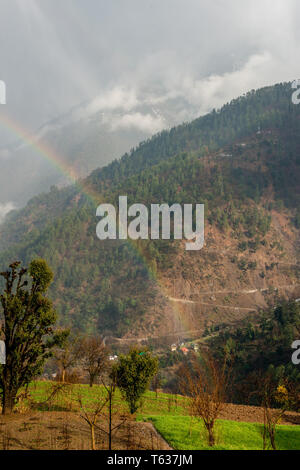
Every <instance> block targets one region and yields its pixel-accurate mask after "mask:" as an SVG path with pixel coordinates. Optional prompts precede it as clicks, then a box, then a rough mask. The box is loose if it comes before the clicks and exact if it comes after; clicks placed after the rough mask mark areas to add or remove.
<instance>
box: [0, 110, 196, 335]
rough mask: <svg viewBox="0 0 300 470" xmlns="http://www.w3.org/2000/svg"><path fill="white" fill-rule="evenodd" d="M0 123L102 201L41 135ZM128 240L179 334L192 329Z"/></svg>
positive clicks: (92, 197) (3, 120)
mask: <svg viewBox="0 0 300 470" xmlns="http://www.w3.org/2000/svg"><path fill="white" fill-rule="evenodd" d="M0 124H1V125H2V126H3V127H5V128H6V129H7V130H8V131H9V132H11V133H12V134H13V135H14V137H16V138H17V139H19V140H21V141H22V142H24V143H25V144H26V145H27V146H29V147H31V148H32V149H33V150H34V152H35V153H37V154H38V155H40V157H41V158H43V159H45V160H47V161H48V162H50V163H51V164H52V165H53V166H54V167H56V168H57V169H58V170H59V172H60V173H61V174H63V175H64V176H65V177H66V178H67V180H68V181H69V182H70V183H71V184H73V185H75V186H76V187H77V188H78V190H79V191H80V192H81V193H82V194H84V195H85V196H86V197H87V198H88V199H89V200H90V201H91V202H92V203H93V204H95V206H97V205H98V204H99V203H100V202H101V201H100V198H101V196H100V195H99V194H98V193H96V192H95V191H93V190H92V189H91V188H90V187H87V186H86V185H85V184H84V182H83V180H82V179H80V177H79V175H78V174H77V173H76V171H75V170H74V168H73V167H71V166H70V165H68V164H67V163H66V162H65V161H64V159H63V158H62V157H61V156H60V155H59V154H58V153H57V152H55V151H54V150H53V149H52V148H51V147H50V146H49V145H47V144H46V143H44V142H43V141H42V140H41V138H40V137H38V136H36V135H34V134H32V133H30V132H29V131H28V130H26V129H25V128H24V127H23V126H21V125H20V124H19V123H18V122H17V121H16V120H12V119H11V118H10V117H8V116H7V115H6V116H4V115H3V114H0ZM127 242H128V243H130V245H131V246H133V248H134V250H135V251H136V252H137V253H138V256H139V258H140V260H141V261H142V263H143V265H144V266H145V267H146V269H147V271H148V273H149V275H150V276H151V277H152V279H154V280H155V282H156V286H157V287H158V289H159V291H160V293H161V294H162V295H163V296H164V297H165V298H166V299H167V300H168V301H169V304H170V305H171V306H172V312H173V315H174V320H175V321H176V324H178V325H180V331H179V332H178V334H182V333H184V332H188V331H191V330H192V326H191V324H190V322H189V320H188V319H187V318H186V317H185V315H184V314H183V313H182V311H180V309H179V308H178V306H177V304H176V303H174V302H172V301H170V300H169V294H168V293H167V290H166V288H165V286H163V284H162V282H161V281H160V280H159V279H158V277H157V276H156V275H154V274H153V271H152V270H151V269H150V267H149V265H148V263H147V260H146V258H145V256H144V255H143V253H142V252H141V250H140V249H139V248H138V246H137V244H136V243H134V242H133V241H132V240H130V239H128V240H127ZM174 335H175V334H174Z"/></svg>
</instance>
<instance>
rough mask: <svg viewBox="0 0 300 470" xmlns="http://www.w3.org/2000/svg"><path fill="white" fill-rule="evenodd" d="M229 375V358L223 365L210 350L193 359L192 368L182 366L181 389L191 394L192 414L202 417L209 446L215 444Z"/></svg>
mask: <svg viewBox="0 0 300 470" xmlns="http://www.w3.org/2000/svg"><path fill="white" fill-rule="evenodd" d="M228 377H229V373H228V369H227V368H226V361H224V363H223V364H222V365H220V364H218V363H217V362H216V361H215V360H214V359H213V358H212V357H211V356H210V355H209V354H205V356H202V359H201V361H199V360H197V359H194V360H193V364H192V370H187V369H186V368H185V369H184V370H182V379H181V389H182V391H183V393H184V394H186V395H188V396H189V398H190V400H189V403H190V414H191V416H192V417H195V418H197V419H199V418H202V420H203V423H204V426H205V429H206V431H207V434H208V444H209V446H213V445H214V444H215V422H216V419H217V418H218V416H219V415H220V412H221V411H222V409H223V407H224V403H225V399H226V391H227V385H228Z"/></svg>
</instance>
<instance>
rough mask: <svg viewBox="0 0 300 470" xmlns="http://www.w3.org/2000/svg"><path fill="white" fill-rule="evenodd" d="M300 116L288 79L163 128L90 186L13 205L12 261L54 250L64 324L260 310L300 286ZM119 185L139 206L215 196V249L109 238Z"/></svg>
mask: <svg viewBox="0 0 300 470" xmlns="http://www.w3.org/2000/svg"><path fill="white" fill-rule="evenodd" d="M299 117H300V107H299V106H296V105H293V104H292V102H291V86H290V84H281V85H276V86H274V87H268V88H265V89H262V90H258V91H257V92H254V91H253V92H250V93H248V94H247V95H246V96H243V97H241V98H239V99H237V100H234V101H233V102H231V103H230V104H228V105H225V106H224V107H223V108H222V109H221V110H219V111H213V112H212V113H210V114H209V115H207V116H204V117H201V118H199V119H197V120H195V121H193V122H192V123H190V124H183V125H181V126H179V127H176V128H174V129H172V130H170V131H164V132H162V133H161V134H159V135H156V136H154V137H153V138H152V139H150V140H149V141H147V142H144V143H141V144H140V145H139V147H138V148H136V149H134V150H133V151H132V152H131V153H130V154H126V155H124V156H123V157H122V158H121V159H120V160H119V161H115V162H113V163H112V164H110V165H108V166H107V167H105V168H102V169H99V170H96V171H94V172H93V173H92V174H91V175H90V177H89V178H87V179H86V180H84V181H82V182H80V184H79V185H77V186H74V187H69V188H66V189H62V190H58V189H56V188H53V189H52V190H51V192H50V193H49V194H43V195H40V196H37V197H35V198H33V199H32V200H31V201H30V202H29V203H28V205H27V206H26V207H25V208H24V209H23V210H21V211H18V212H14V213H11V214H10V215H9V217H8V218H7V220H6V222H5V224H3V225H2V226H1V242H0V243H1V245H0V246H1V249H2V253H1V256H0V265H1V268H4V267H5V266H6V265H7V263H8V262H9V261H11V260H14V259H21V260H23V261H24V262H25V263H28V262H29V260H30V259H32V258H33V257H37V256H38V257H43V258H45V259H47V261H48V262H49V264H50V265H51V267H52V269H53V271H54V273H55V282H54V284H53V285H52V288H51V295H52V298H53V300H54V301H55V305H56V307H57V310H58V312H59V315H60V322H61V323H63V324H67V325H70V326H73V327H76V328H78V329H81V330H87V331H91V330H93V329H97V330H98V331H100V332H102V333H105V334H111V335H113V336H124V335H126V334H127V335H128V334H133V335H135V334H138V335H140V336H149V335H150V336H151V335H154V336H155V335H157V334H158V333H159V334H167V333H168V332H170V333H172V332H173V333H176V332H178V331H180V332H183V329H186V330H188V329H190V330H191V331H192V330H195V331H196V330H198V331H203V330H204V329H205V327H207V325H211V324H214V323H217V322H219V323H220V321H222V322H224V323H226V322H236V321H239V320H240V319H241V318H242V317H245V316H246V315H248V314H254V313H255V312H257V311H259V309H260V308H263V307H265V306H266V305H268V304H269V303H272V300H274V289H275V290H276V289H277V288H278V287H280V286H282V287H283V286H286V289H283V291H282V292H281V294H282V295H288V294H289V295H292V296H293V295H296V293H297V288H298V283H299V269H298V266H297V263H298V242H299V228H300V185H299V178H300V166H299V164H300V119H299ZM119 195H128V202H129V204H131V203H133V202H139V203H144V204H146V205H149V204H151V203H163V202H166V203H169V204H172V203H174V202H178V203H204V204H205V219H206V243H205V246H204V248H203V249H202V250H201V251H199V252H197V253H195V252H193V253H191V252H185V250H184V245H183V244H182V243H181V242H178V241H174V240H171V241H137V242H131V241H104V242H101V241H99V240H98V239H97V238H96V233H95V230H96V224H97V219H96V216H95V208H96V206H97V204H98V203H100V202H103V201H105V202H112V203H114V204H117V201H118V197H119ZM247 289H248V290H256V293H254V297H251V298H249V295H248V294H246V293H245V291H246V290H247ZM170 297H171V298H172V299H173V300H172V299H170ZM174 299H177V300H174ZM185 301H189V302H190V303H189V304H187V303H185ZM225 312H226V314H225Z"/></svg>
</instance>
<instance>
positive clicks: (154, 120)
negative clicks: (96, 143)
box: [111, 113, 167, 134]
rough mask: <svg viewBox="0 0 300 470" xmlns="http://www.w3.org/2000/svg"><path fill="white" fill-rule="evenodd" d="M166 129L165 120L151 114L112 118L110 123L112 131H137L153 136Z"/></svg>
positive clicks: (125, 115)
mask: <svg viewBox="0 0 300 470" xmlns="http://www.w3.org/2000/svg"><path fill="white" fill-rule="evenodd" d="M165 127H167V125H166V122H165V120H164V119H163V117H161V116H152V115H151V114H142V113H132V114H124V115H122V116H120V117H114V118H113V119H112V121H111V128H112V130H114V131H116V130H117V129H138V130H140V131H143V132H147V133H149V134H154V133H156V132H158V131H160V130H162V129H164V128H165Z"/></svg>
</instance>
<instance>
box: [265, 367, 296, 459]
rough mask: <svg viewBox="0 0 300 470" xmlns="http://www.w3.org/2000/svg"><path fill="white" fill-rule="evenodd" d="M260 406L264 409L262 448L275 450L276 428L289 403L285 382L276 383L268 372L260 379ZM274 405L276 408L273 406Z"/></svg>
mask: <svg viewBox="0 0 300 470" xmlns="http://www.w3.org/2000/svg"><path fill="white" fill-rule="evenodd" d="M261 393H262V407H263V410H264V427H263V449H264V450H266V449H267V448H269V447H270V446H271V448H272V449H273V450H276V429H277V425H278V424H279V423H280V421H281V419H282V417H283V415H284V413H285V412H286V410H287V409H288V408H289V406H290V404H291V398H290V394H289V390H288V386H287V384H281V385H278V384H276V383H274V379H273V377H272V375H271V374H270V373H267V375H266V376H265V377H264V378H263V380H262V388H261ZM275 407H276V408H275Z"/></svg>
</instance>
